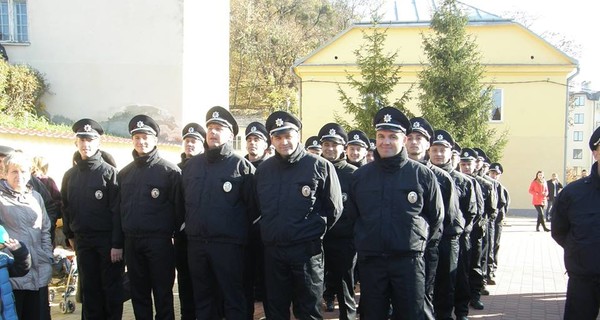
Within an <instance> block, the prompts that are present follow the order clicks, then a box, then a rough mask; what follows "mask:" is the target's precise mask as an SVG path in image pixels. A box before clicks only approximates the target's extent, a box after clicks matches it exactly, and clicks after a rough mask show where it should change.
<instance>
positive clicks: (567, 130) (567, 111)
mask: <svg viewBox="0 0 600 320" xmlns="http://www.w3.org/2000/svg"><path fill="white" fill-rule="evenodd" d="M578 74H579V65H577V70H576V71H575V73H574V74H573V75H571V76H570V77H568V78H567V93H566V94H567V103H566V107H565V148H564V150H565V152H564V154H565V156H564V166H563V181H564V182H565V183H566V182H567V159H568V158H567V157H568V156H569V152H568V150H567V142H568V140H569V101H570V100H571V99H570V97H569V83H570V82H571V80H573V78H575V77H576V76H577V75H578Z"/></svg>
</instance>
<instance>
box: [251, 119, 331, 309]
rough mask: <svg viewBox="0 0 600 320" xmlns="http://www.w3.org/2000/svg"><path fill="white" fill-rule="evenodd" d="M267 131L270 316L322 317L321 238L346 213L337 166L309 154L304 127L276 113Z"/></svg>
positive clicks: (264, 197) (261, 182)
mask: <svg viewBox="0 0 600 320" xmlns="http://www.w3.org/2000/svg"><path fill="white" fill-rule="evenodd" d="M266 128H267V131H268V132H269V134H270V136H271V144H272V145H273V146H274V147H275V156H273V157H271V158H269V159H267V160H265V161H264V162H263V163H262V164H261V165H260V166H259V167H258V169H257V170H256V192H257V198H258V201H259V204H260V207H259V209H260V212H261V215H262V218H261V221H260V228H261V237H262V240H263V244H264V246H265V275H266V281H267V299H268V304H269V313H268V317H269V318H271V317H272V318H273V319H289V318H290V303H291V302H292V300H293V303H294V310H295V313H296V317H297V318H299V319H321V318H322V315H321V299H322V298H323V249H322V239H323V236H324V234H325V231H326V229H327V228H328V227H329V228H331V226H333V224H334V223H335V222H336V220H337V219H338V218H339V216H340V214H341V212H342V193H341V190H340V183H339V180H338V177H337V174H336V173H335V168H334V167H333V165H332V164H331V163H330V162H328V161H327V160H325V159H323V158H321V157H315V156H312V155H309V154H307V152H306V151H305V150H304V148H302V145H301V144H300V129H302V123H301V122H300V120H298V118H296V117H295V116H293V115H291V114H289V113H287V112H284V111H276V112H273V113H272V114H271V115H269V117H268V118H267V121H266Z"/></svg>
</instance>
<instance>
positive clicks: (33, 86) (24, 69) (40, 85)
mask: <svg viewBox="0 0 600 320" xmlns="http://www.w3.org/2000/svg"><path fill="white" fill-rule="evenodd" d="M48 89H49V86H48V84H47V83H46V80H45V79H44V77H43V75H42V74H41V73H40V72H39V71H37V70H35V69H34V68H32V67H31V66H28V65H11V64H8V63H6V62H4V61H0V112H2V113H3V114H5V115H8V116H11V117H14V118H16V119H23V118H29V117H30V116H31V115H37V114H39V113H40V111H43V109H44V106H43V104H42V103H41V101H40V98H41V97H42V95H43V94H44V93H46V92H48Z"/></svg>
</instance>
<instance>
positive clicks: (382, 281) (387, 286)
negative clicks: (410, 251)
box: [358, 253, 425, 320]
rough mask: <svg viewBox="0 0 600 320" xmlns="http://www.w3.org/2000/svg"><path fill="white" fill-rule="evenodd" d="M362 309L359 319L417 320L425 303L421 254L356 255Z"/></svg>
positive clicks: (423, 270)
mask: <svg viewBox="0 0 600 320" xmlns="http://www.w3.org/2000/svg"><path fill="white" fill-rule="evenodd" d="M358 265H359V266H360V279H361V282H360V283H361V288H360V289H361V298H360V300H361V301H362V304H361V305H362V309H361V314H360V318H361V319H366V320H371V319H372V320H381V319H388V310H389V306H390V303H391V304H392V307H393V308H394V314H393V316H392V318H393V319H421V318H422V317H423V303H424V300H425V261H424V259H423V254H422V253H418V254H417V253H415V254H414V255H406V256H398V255H395V256H366V257H365V256H362V257H361V256H360V254H359V256H358Z"/></svg>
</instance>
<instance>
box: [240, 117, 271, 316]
mask: <svg viewBox="0 0 600 320" xmlns="http://www.w3.org/2000/svg"><path fill="white" fill-rule="evenodd" d="M245 133H246V151H247V152H248V153H247V154H246V156H245V157H244V158H246V159H247V160H248V161H250V162H251V163H252V165H253V166H254V167H255V168H258V166H259V165H260V164H261V163H262V162H263V161H264V160H266V159H267V158H269V154H268V153H267V150H268V149H269V146H270V141H269V139H268V138H267V137H268V136H269V133H268V132H267V129H266V128H265V125H264V124H262V123H260V122H251V123H250V124H248V126H247V127H246V132H245ZM245 262H246V263H245V274H244V287H245V290H246V313H247V314H248V317H247V318H248V319H249V320H252V319H254V301H255V300H258V301H262V303H263V310H265V312H268V310H269V308H268V307H267V299H266V293H265V272H264V269H265V264H264V249H263V244H262V240H261V238H260V224H259V221H258V220H254V221H253V222H252V225H251V226H250V233H249V238H248V245H247V247H246V258H245Z"/></svg>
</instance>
